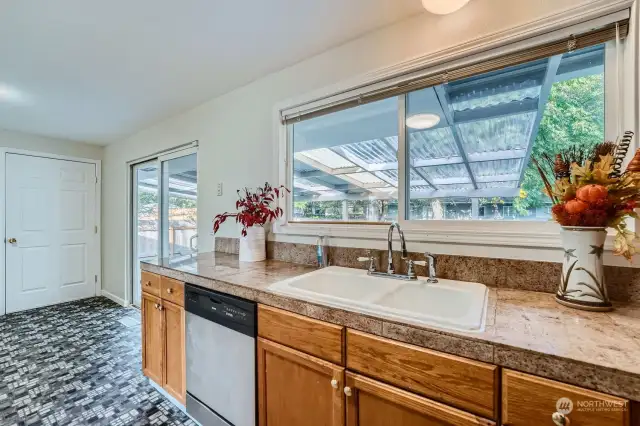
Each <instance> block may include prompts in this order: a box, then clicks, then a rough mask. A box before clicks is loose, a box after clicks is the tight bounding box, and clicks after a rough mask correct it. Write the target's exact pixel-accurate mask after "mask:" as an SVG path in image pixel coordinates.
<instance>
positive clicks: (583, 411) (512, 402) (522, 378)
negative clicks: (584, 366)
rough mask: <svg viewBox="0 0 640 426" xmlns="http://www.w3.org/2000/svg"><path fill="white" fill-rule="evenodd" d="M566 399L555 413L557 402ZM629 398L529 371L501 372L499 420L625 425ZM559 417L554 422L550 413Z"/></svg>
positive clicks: (517, 425)
mask: <svg viewBox="0 0 640 426" xmlns="http://www.w3.org/2000/svg"><path fill="white" fill-rule="evenodd" d="M562 398H566V400H565V402H564V404H563V405H562V407H560V408H562V409H566V410H569V411H570V412H569V413H568V414H565V413H561V412H558V411H559V410H558V401H559V400H561V399H562ZM629 405H630V404H629V401H627V400H625V399H622V398H617V397H615V396H610V395H606V394H603V393H599V392H594V391H591V390H587V389H582V388H579V387H577V386H571V385H567V384H564V383H560V382H556V381H553V380H548V379H543V378H540V377H536V376H531V375H529V374H524V373H519V372H516V371H511V370H504V371H503V373H502V423H503V424H504V425H505V426H507V425H508V426H524V425H526V426H529V425H550V426H553V425H554V424H562V420H561V418H562V417H561V416H559V415H564V416H565V418H566V419H568V420H569V421H566V420H565V424H567V425H571V426H628V425H629V414H630V413H629V409H630V407H629ZM557 412H558V414H556V416H559V417H560V418H559V419H558V420H557V423H554V421H553V420H552V416H553V415H554V413H557Z"/></svg>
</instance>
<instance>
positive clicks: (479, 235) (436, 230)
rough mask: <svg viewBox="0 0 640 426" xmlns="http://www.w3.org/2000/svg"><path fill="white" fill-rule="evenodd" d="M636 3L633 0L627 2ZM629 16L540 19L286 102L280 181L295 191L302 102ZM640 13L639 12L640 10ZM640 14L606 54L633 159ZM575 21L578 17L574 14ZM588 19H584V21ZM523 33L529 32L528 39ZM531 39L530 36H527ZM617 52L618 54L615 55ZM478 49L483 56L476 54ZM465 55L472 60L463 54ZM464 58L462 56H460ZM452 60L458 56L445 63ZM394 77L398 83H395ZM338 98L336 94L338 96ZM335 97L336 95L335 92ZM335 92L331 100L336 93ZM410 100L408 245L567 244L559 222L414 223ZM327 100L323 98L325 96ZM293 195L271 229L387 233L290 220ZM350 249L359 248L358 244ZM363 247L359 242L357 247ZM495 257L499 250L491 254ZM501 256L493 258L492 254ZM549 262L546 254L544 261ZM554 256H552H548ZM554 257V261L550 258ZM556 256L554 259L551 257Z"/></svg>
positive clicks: (402, 199) (402, 192) (610, 128)
mask: <svg viewBox="0 0 640 426" xmlns="http://www.w3.org/2000/svg"><path fill="white" fill-rule="evenodd" d="M631 3H632V2H629V5H630V4H631ZM625 12H626V13H627V16H628V11H618V12H615V13H611V14H609V15H605V16H600V17H597V18H595V19H588V20H585V21H584V22H581V23H575V24H574V25H572V26H570V27H565V26H564V25H566V24H567V22H566V18H564V25H563V18H561V14H560V15H558V16H557V17H556V18H557V19H558V21H557V22H555V23H553V22H550V21H549V22H538V24H539V26H536V27H532V28H528V31H518V29H513V30H508V31H505V32H503V33H502V34H501V36H500V37H495V38H491V39H490V40H482V41H478V42H477V43H474V45H473V46H469V45H464V46H459V47H456V48H453V49H448V50H447V51H445V52H441V53H440V54H435V55H433V54H432V55H428V56H425V57H424V58H422V61H420V60H417V59H414V60H411V61H407V62H404V63H400V64H397V65H395V66H393V67H390V68H387V69H384V70H382V71H378V72H375V73H371V74H368V75H365V76H362V77H360V78H358V79H354V80H350V81H347V82H344V83H341V84H339V85H336V86H333V87H330V88H325V89H322V90H321V91H318V92H314V93H311V94H308V95H305V96H303V97H301V98H298V99H295V100H290V101H287V102H283V103H280V104H278V105H276V107H275V108H274V121H275V122H276V123H277V124H276V130H275V134H276V137H277V139H278V149H277V164H278V172H279V182H280V184H282V185H285V186H287V187H291V185H292V183H293V180H292V179H293V173H292V170H293V163H292V161H289V159H293V143H292V140H293V138H292V135H293V132H292V127H293V126H289V125H286V124H282V122H281V112H282V111H283V110H287V109H291V108H296V107H300V105H321V104H322V102H324V103H326V104H329V103H331V102H332V100H334V99H337V98H336V97H338V98H339V97H341V96H342V97H347V96H348V95H349V94H351V95H352V92H353V91H354V90H358V89H362V88H363V87H367V88H369V90H370V88H371V87H376V84H378V85H380V84H382V83H376V81H381V80H384V81H385V84H387V85H388V84H392V83H393V82H394V81H397V79H400V78H401V77H400V76H406V75H411V76H416V75H420V74H427V73H433V72H438V71H441V70H444V69H445V68H450V67H457V66H464V65H467V64H469V63H473V62H478V61H481V60H488V59H491V58H493V57H496V56H501V55H504V54H507V53H512V52H514V51H518V50H521V49H525V48H527V47H530V46H532V45H536V44H542V43H545V42H549V41H553V40H557V39H559V38H562V37H566V36H567V35H570V34H572V33H577V32H579V31H584V30H585V29H590V28H594V27H596V26H598V25H603V24H605V23H610V22H612V21H614V20H617V19H613V18H612V17H613V16H615V17H620V16H621V14H622V13H625ZM636 14H637V11H636ZM636 14H634V15H633V16H631V17H630V29H629V35H628V37H627V39H626V40H625V42H623V43H622V44H621V49H620V50H622V51H621V52H616V51H615V46H616V42H615V41H613V42H608V43H607V44H606V50H605V69H607V68H609V69H611V68H612V67H613V69H614V70H617V69H618V68H617V66H616V65H617V64H618V57H620V59H619V61H620V62H619V64H620V66H621V67H622V69H623V70H624V72H623V73H622V79H621V81H620V86H621V89H620V90H621V92H622V95H623V96H624V99H623V101H622V104H623V105H632V107H630V108H626V107H625V110H624V111H623V114H622V115H623V117H622V118H621V120H622V128H623V129H631V130H632V131H634V132H635V133H636V137H635V138H634V140H633V144H632V149H630V152H629V157H632V156H633V153H634V152H635V150H636V149H637V148H638V147H639V146H640V145H639V143H638V140H639V138H640V134H638V118H637V116H638V115H637V111H638V106H637V96H636V90H637V87H638V77H637V64H636V60H635V59H636V58H637V46H636V44H637V39H638V30H637V29H636V24H637V19H634V18H635V16H636ZM573 17H574V18H575V15H573ZM583 19H584V18H583ZM554 25H555V26H556V28H554V29H553V30H548V31H547V32H545V33H542V34H541V33H540V30H541V29H542V28H545V27H546V28H549V27H551V28H553V26H554ZM514 33H515V34H518V36H519V37H520V41H518V42H515V43H513V42H512V41H513V38H514ZM523 33H524V34H523ZM527 35H529V37H526V36H527ZM612 49H613V50H612ZM474 52H477V53H475V54H474ZM465 56H466V57H465ZM460 57H462V58H463V59H460ZM447 58H453V59H452V60H451V61H447ZM615 77H616V76H615V72H610V73H606V72H605V138H609V139H612V138H613V139H615V137H616V136H617V126H618V116H619V114H618V105H619V102H617V97H616V95H615V93H617V91H616V78H615ZM394 79H395V80H394ZM336 93H337V94H336ZM333 94H336V95H333ZM331 95H333V96H331ZM406 96H407V95H400V96H398V103H399V104H398V106H399V108H398V116H399V118H400V120H399V123H398V124H399V129H398V132H399V133H398V168H399V176H400V180H399V182H398V223H399V224H400V225H401V226H402V228H403V230H404V231H405V236H406V238H407V241H409V242H416V243H417V242H420V243H429V244H430V243H446V244H463V245H474V246H479V247H486V246H492V247H496V246H502V247H520V248H527V249H557V248H560V247H561V239H560V232H559V231H560V225H558V224H557V223H555V222H538V221H490V220H463V221H458V220H408V219H406V217H407V215H406V208H407V206H408V203H407V201H408V193H407V190H408V188H407V185H406V177H405V173H404V171H405V170H406V159H407V155H406V149H407V144H406V127H405V114H404V112H405V107H406ZM321 98H322V99H323V100H322V101H320V100H319V99H321ZM291 205H292V197H291V196H288V197H286V198H285V199H284V200H283V201H281V202H280V206H281V207H282V208H283V210H284V215H283V218H281V219H280V220H279V221H277V222H276V223H275V224H274V227H273V232H274V233H275V234H276V239H277V238H278V234H282V235H297V236H307V237H311V236H317V235H327V236H332V237H335V238H338V239H343V240H344V241H347V240H351V239H358V240H360V239H367V240H386V238H387V228H388V225H389V222H380V223H375V224H372V223H362V222H341V221H331V222H311V221H297V220H293V219H292V208H291ZM630 227H631V229H633V230H637V229H640V221H638V220H632V221H631V223H630ZM609 234H610V235H609V236H608V238H607V242H606V244H605V249H606V250H609V251H610V250H611V249H612V247H613V233H612V232H610V233H609ZM348 244H350V245H353V244H354V243H353V242H349V243H348ZM356 245H357V244H356ZM469 252H470V253H474V254H472V255H478V256H483V257H487V256H490V254H489V253H492V252H491V251H486V250H471V251H469ZM492 254H493V253H492ZM493 257H495V256H493ZM524 257H525V258H530V259H535V260H537V259H540V257H541V256H540V255H539V254H537V253H535V250H534V251H533V252H531V251H527V252H526V253H525V254H524ZM542 257H545V256H542ZM546 257H549V256H546ZM552 257H553V256H552ZM553 258H555V257H553Z"/></svg>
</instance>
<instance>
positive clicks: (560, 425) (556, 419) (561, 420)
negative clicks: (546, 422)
mask: <svg viewBox="0 0 640 426" xmlns="http://www.w3.org/2000/svg"><path fill="white" fill-rule="evenodd" d="M551 420H553V424H555V425H557V426H569V425H570V424H571V422H570V421H569V418H568V417H566V416H565V415H564V414H562V413H553V414H552V415H551Z"/></svg>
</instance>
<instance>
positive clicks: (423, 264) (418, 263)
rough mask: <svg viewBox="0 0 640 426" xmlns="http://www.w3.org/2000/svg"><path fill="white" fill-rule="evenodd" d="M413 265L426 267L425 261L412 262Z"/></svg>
mask: <svg viewBox="0 0 640 426" xmlns="http://www.w3.org/2000/svg"><path fill="white" fill-rule="evenodd" d="M413 264H414V265H417V266H427V261H426V260H414V261H413Z"/></svg>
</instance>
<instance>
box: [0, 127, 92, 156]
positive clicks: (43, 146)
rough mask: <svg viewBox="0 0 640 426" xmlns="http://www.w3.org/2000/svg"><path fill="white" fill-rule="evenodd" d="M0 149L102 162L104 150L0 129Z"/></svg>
mask: <svg viewBox="0 0 640 426" xmlns="http://www.w3.org/2000/svg"><path fill="white" fill-rule="evenodd" d="M0 147H1V148H16V149H24V150H27V151H35V152H43V153H47V154H56V155H66V156H69V157H80V158H89V159H92V160H102V155H103V153H104V148H103V147H102V146H99V145H89V144H86V143H80V142H73V141H68V140H62V139H53V138H47V137H44V136H36V135H32V134H28V133H21V132H14V131H11V130H4V129H0Z"/></svg>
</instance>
